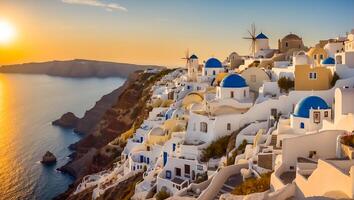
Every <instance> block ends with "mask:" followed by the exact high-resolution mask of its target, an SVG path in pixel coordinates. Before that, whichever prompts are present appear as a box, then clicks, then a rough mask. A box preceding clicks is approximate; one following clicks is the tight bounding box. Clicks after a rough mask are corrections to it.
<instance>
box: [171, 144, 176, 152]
mask: <svg viewBox="0 0 354 200" xmlns="http://www.w3.org/2000/svg"><path fill="white" fill-rule="evenodd" d="M175 150H176V144H175V143H173V144H172V151H175Z"/></svg>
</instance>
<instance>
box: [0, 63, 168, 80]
mask: <svg viewBox="0 0 354 200" xmlns="http://www.w3.org/2000/svg"><path fill="white" fill-rule="evenodd" d="M147 68H162V67H160V66H154V65H151V66H146V65H134V64H127V63H115V62H104V61H95V60H82V59H76V60H69V61H50V62H42V63H26V64H17V65H5V66H2V67H0V73H23V74H46V75H50V76H61V77H73V78H86V77H100V78H105V77H128V76H129V74H131V73H133V72H134V71H136V70H144V69H147Z"/></svg>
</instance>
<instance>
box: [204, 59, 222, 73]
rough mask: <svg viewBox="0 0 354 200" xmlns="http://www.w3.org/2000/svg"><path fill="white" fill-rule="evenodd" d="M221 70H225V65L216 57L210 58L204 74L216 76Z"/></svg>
mask: <svg viewBox="0 0 354 200" xmlns="http://www.w3.org/2000/svg"><path fill="white" fill-rule="evenodd" d="M221 72H224V66H223V65H222V63H221V62H220V61H219V60H218V59H216V58H209V60H207V61H206V63H205V65H204V67H203V76H209V77H215V76H216V75H217V74H219V73H221Z"/></svg>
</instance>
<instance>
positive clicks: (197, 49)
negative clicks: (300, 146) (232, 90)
mask: <svg viewBox="0 0 354 200" xmlns="http://www.w3.org/2000/svg"><path fill="white" fill-rule="evenodd" d="M92 1H94V2H100V3H102V2H103V3H104V2H111V3H115V4H117V5H118V4H119V5H121V6H124V8H126V10H122V9H121V10H119V9H117V10H111V9H108V8H105V7H104V6H106V4H103V3H102V5H101V4H100V6H93V5H87V4H81V3H76V4H70V3H67V2H66V0H50V1H49V0H26V1H23V0H0V20H1V19H5V20H7V21H9V22H10V23H11V24H13V26H14V27H16V30H17V37H16V39H15V40H14V41H13V42H12V43H10V44H8V45H1V44H0V65H5V64H14V63H24V62H33V61H50V60H69V59H75V58H82V59H93V60H106V61H116V62H128V63H137V64H159V65H168V66H175V65H184V61H183V60H182V59H180V58H181V57H183V56H184V52H185V50H186V49H187V48H189V49H190V51H191V52H194V53H196V54H197V55H198V56H199V57H200V58H201V59H202V60H206V59H207V58H208V57H211V56H215V57H217V58H219V59H220V60H223V59H225V58H226V57H227V56H228V55H229V54H230V53H231V52H232V51H236V52H238V53H239V54H241V55H245V54H247V53H249V41H245V40H243V39H242V37H244V36H247V29H249V27H250V24H251V23H253V22H256V26H257V28H258V31H263V32H265V34H266V35H267V36H268V37H269V38H270V45H271V47H273V48H276V47H277V40H278V39H279V38H281V37H283V36H285V35H286V34H288V33H289V32H293V33H296V34H299V35H300V36H302V37H303V39H304V42H305V45H308V46H310V45H314V44H315V43H316V42H317V41H318V40H320V39H327V38H329V37H336V36H338V35H340V34H343V33H345V32H346V31H349V30H350V28H352V27H353V26H354V14H353V13H351V12H345V11H343V12H341V13H334V14H333V15H331V12H327V11H329V10H331V9H332V7H331V5H332V3H335V2H334V1H331V0H327V1H328V2H327V4H328V5H329V6H327V7H321V8H320V7H319V6H321V5H322V4H318V3H316V2H312V1H304V2H302V3H298V2H294V3H291V2H289V3H287V5H286V6H287V7H292V8H293V9H292V10H289V9H281V8H279V7H281V6H282V5H283V4H280V3H279V2H278V1H277V0H273V1H267V2H264V1H257V2H254V3H246V2H244V3H242V5H241V3H235V2H234V1H223V3H220V1H210V2H208V4H206V3H203V1H199V0H195V1H193V2H190V1H182V0H181V1H160V0H156V1H151V2H149V3H147V2H142V1H137V0H129V1H127V0H105V1H103V0H92ZM92 1H91V2H92ZM75 2H80V0H75ZM82 2H87V1H82ZM321 2H322V1H321ZM341 3H342V4H350V5H346V6H343V5H338V6H341V7H342V9H347V8H348V9H350V8H351V6H352V5H353V1H343V2H341ZM253 4H257V8H262V9H266V10H267V13H268V14H267V15H264V13H263V12H260V10H257V9H250V8H255V7H254V5H253ZM290 4H292V5H290ZM305 4H306V6H304V5H305ZM327 4H323V5H327ZM337 4H338V3H337ZM337 4H336V5H337ZM298 6H300V7H301V9H302V11H303V12H302V14H301V16H299V15H298V12H296V10H297V9H296V8H297V7H298ZM314 8H316V9H314ZM280 12H283V13H280ZM274 13H277V14H276V15H275V14H274ZM278 15H281V16H283V17H281V18H279V17H277V16H278ZM311 16H312V17H311ZM313 16H316V17H313ZM318 16H321V17H318ZM319 18H321V20H320V21H318V19H319ZM330 21H336V22H335V23H330V24H331V26H330V27H328V23H329V22H330ZM314 23H315V24H316V26H314Z"/></svg>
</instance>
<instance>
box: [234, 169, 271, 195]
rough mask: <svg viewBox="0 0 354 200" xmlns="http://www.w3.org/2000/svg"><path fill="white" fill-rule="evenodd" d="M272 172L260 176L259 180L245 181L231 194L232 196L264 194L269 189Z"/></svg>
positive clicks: (250, 179)
mask: <svg viewBox="0 0 354 200" xmlns="http://www.w3.org/2000/svg"><path fill="white" fill-rule="evenodd" d="M271 174H272V172H269V173H266V174H262V175H261V178H249V179H246V180H245V181H244V182H243V183H241V185H238V186H236V188H235V189H234V190H233V191H232V192H231V193H232V194H234V195H248V194H252V193H258V192H264V191H267V190H269V188H270V176H271Z"/></svg>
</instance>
